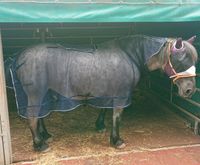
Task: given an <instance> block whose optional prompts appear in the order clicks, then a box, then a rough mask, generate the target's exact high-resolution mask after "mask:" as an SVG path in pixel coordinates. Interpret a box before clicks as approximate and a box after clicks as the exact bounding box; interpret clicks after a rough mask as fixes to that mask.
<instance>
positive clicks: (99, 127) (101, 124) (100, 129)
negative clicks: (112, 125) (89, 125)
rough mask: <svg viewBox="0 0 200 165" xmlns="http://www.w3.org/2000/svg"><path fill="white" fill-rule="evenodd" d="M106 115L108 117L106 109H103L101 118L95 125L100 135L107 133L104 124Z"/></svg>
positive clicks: (100, 114)
mask: <svg viewBox="0 0 200 165" xmlns="http://www.w3.org/2000/svg"><path fill="white" fill-rule="evenodd" d="M105 115H106V109H101V111H100V113H99V116H98V118H97V120H96V123H95V126H96V129H97V131H98V132H100V133H103V132H105V131H106V126H105V124H104V120H105Z"/></svg>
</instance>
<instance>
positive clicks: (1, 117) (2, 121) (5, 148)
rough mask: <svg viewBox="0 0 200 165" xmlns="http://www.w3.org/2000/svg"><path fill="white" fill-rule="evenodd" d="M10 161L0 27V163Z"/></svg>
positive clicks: (5, 163)
mask: <svg viewBox="0 0 200 165" xmlns="http://www.w3.org/2000/svg"><path fill="white" fill-rule="evenodd" d="M11 162H12V152H11V137H10V124H9V116H8V103H7V95H6V84H5V76H4V63H3V47H2V38H1V29H0V164H1V165H9V164H11Z"/></svg>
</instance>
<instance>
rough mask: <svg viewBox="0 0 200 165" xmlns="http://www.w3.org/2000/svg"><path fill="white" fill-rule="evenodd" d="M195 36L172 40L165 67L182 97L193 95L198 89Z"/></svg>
mask: <svg viewBox="0 0 200 165" xmlns="http://www.w3.org/2000/svg"><path fill="white" fill-rule="evenodd" d="M194 39H195V36H194V37H192V38H190V39H189V40H187V41H182V39H181V38H178V39H177V40H174V41H172V42H171V44H170V46H169V47H168V49H169V50H168V51H167V52H168V53H167V54H168V57H167V60H166V63H165V65H164V67H163V69H164V71H165V73H167V75H168V76H169V77H170V78H172V79H173V82H174V84H176V85H177V87H178V93H179V95H180V96H182V97H191V96H192V94H193V93H194V92H195V90H196V83H195V76H196V68H195V63H196V61H197V57H198V55H197V51H196V49H195V48H194V46H193V45H192V43H193V41H194Z"/></svg>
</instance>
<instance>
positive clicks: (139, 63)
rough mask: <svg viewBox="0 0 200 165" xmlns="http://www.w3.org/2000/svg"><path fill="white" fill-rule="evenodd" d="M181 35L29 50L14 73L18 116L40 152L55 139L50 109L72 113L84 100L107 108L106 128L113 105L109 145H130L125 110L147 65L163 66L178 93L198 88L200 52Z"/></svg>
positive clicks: (100, 125) (99, 123) (101, 116)
mask: <svg viewBox="0 0 200 165" xmlns="http://www.w3.org/2000/svg"><path fill="white" fill-rule="evenodd" d="M194 39H195V36H194V37H192V38H190V39H189V40H187V41H183V40H182V39H181V38H178V39H174V38H160V37H149V36H143V35H135V36H127V37H122V38H119V39H114V40H111V41H108V42H105V43H102V44H99V45H97V47H95V48H93V49H80V48H75V47H67V48H65V47H62V46H60V45H56V44H55V45H54V44H40V45H36V46H33V47H30V48H28V49H26V50H24V51H23V52H22V53H21V54H20V55H19V56H18V57H17V58H16V59H15V61H14V62H13V65H12V67H11V76H12V81H13V86H14V90H15V94H16V100H17V106H18V110H19V114H20V116H22V117H25V118H27V119H28V123H29V126H30V130H31V133H32V138H33V147H34V149H35V150H36V151H46V150H47V149H48V144H47V141H48V139H49V138H51V135H50V134H49V133H48V131H47V129H46V128H45V124H44V121H43V118H44V117H45V116H47V115H48V114H49V113H50V112H51V111H56V110H57V111H70V110H73V109H75V108H76V107H77V106H79V105H81V104H89V105H92V106H95V107H99V108H102V110H101V112H100V114H99V116H98V118H97V121H96V128H97V129H98V130H99V131H103V130H105V125H104V117H105V113H106V108H112V109H113V117H112V120H113V125H112V130H111V135H110V143H111V144H112V145H113V146H114V147H116V148H123V147H125V143H124V141H123V139H121V137H120V134H119V125H120V118H121V114H122V112H123V108H125V107H127V106H128V105H129V104H130V103H131V93H132V91H133V90H132V89H133V88H134V87H135V86H136V85H137V83H138V81H139V79H140V75H141V70H142V69H143V68H144V66H147V68H148V69H149V70H150V71H152V70H155V69H161V70H163V71H164V72H165V73H166V74H167V75H168V76H169V78H171V79H173V82H174V84H176V85H177V87H178V94H179V95H180V96H182V97H191V95H192V94H193V93H194V92H195V86H196V85H195V76H196V73H195V70H196V69H195V63H196V61H197V56H198V55H197V52H196V50H195V48H194V47H193V45H192V43H193V41H194Z"/></svg>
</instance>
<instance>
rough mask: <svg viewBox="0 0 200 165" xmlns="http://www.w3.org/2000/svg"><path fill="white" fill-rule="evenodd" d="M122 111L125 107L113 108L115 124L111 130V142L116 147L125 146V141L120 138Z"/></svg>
mask: <svg viewBox="0 0 200 165" xmlns="http://www.w3.org/2000/svg"><path fill="white" fill-rule="evenodd" d="M122 112H123V109H120V108H116V109H113V126H112V130H111V136H110V143H111V145H113V146H114V147H116V148H124V147H125V143H124V141H123V140H122V139H121V138H120V135H119V126H120V120H121V114H122Z"/></svg>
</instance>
